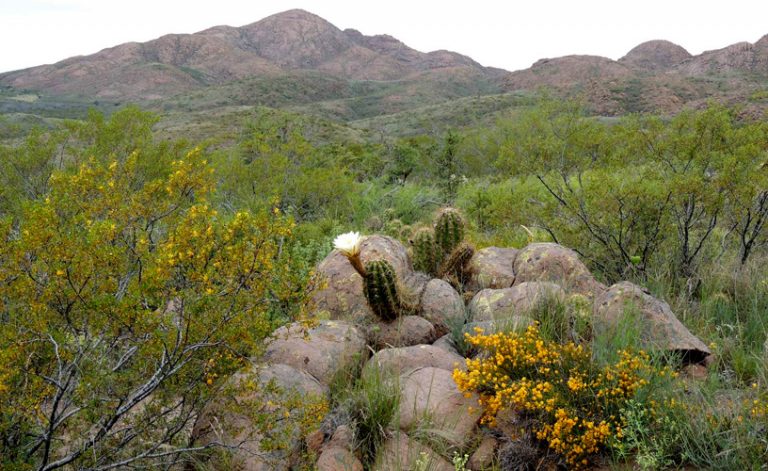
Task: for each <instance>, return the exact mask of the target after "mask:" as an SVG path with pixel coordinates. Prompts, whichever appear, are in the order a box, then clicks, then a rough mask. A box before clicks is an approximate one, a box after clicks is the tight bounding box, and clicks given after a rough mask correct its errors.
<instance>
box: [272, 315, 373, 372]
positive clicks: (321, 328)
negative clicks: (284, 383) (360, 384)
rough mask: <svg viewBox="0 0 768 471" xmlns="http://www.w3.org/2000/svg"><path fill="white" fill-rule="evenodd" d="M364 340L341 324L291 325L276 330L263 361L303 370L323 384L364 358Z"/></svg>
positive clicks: (359, 333) (363, 337)
mask: <svg viewBox="0 0 768 471" xmlns="http://www.w3.org/2000/svg"><path fill="white" fill-rule="evenodd" d="M367 354H368V350H367V347H366V338H365V336H364V335H363V333H362V332H361V331H360V329H358V328H357V327H355V326H354V325H352V324H350V323H348V322H344V321H329V320H324V321H319V323H318V324H317V325H315V326H314V327H310V328H307V327H306V326H304V325H302V324H300V323H293V324H290V325H288V326H284V327H281V328H279V329H277V330H276V331H275V332H274V333H273V334H272V339H271V341H270V343H269V344H268V345H267V349H266V352H265V355H264V359H265V360H266V361H268V362H271V363H283V364H286V365H291V366H293V367H294V368H297V369H300V370H304V371H307V372H308V373H310V374H311V375H312V376H314V377H315V378H317V380H318V381H320V382H321V383H323V384H330V383H331V382H332V381H333V379H334V378H335V377H336V375H338V374H339V373H343V372H345V371H349V370H350V369H354V365H355V363H356V362H363V361H364V360H365V358H367Z"/></svg>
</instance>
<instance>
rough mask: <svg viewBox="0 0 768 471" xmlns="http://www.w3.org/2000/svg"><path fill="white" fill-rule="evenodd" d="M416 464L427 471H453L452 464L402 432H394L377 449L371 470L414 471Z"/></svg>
mask: <svg viewBox="0 0 768 471" xmlns="http://www.w3.org/2000/svg"><path fill="white" fill-rule="evenodd" d="M417 462H419V463H424V464H426V466H427V468H426V469H427V470H429V471H454V467H453V465H452V464H450V463H449V462H448V461H446V460H445V459H444V458H442V457H441V456H440V455H438V454H437V453H435V452H434V451H433V450H432V449H431V448H429V447H428V446H426V445H422V444H421V443H419V442H417V441H416V440H413V439H412V438H410V437H409V436H408V435H406V434H405V432H402V431H401V432H396V434H395V436H394V437H392V438H389V439H388V440H387V441H385V442H384V443H383V444H382V446H381V447H380V448H379V452H378V454H377V456H376V463H375V464H374V466H373V470H374V471H406V470H414V469H417V468H416V463H417ZM419 469H421V468H419Z"/></svg>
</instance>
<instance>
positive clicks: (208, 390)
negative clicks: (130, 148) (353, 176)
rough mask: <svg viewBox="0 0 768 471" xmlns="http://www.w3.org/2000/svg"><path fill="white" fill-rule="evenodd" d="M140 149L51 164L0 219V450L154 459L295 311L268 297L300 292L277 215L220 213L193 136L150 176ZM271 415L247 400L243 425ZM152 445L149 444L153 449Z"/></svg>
mask: <svg viewBox="0 0 768 471" xmlns="http://www.w3.org/2000/svg"><path fill="white" fill-rule="evenodd" d="M149 159H154V156H146V155H143V154H141V153H140V152H132V153H130V154H128V155H126V156H122V157H121V158H120V159H111V160H106V161H104V160H99V159H91V160H90V161H88V162H87V163H84V164H82V165H79V166H78V167H77V168H76V169H73V170H72V171H60V172H55V173H53V175H52V176H51V178H50V191H49V192H48V193H47V194H46V195H45V196H43V197H41V198H40V199H37V200H32V201H29V202H27V203H26V204H25V206H24V208H23V211H22V212H21V213H20V214H19V216H18V218H16V219H14V218H3V219H0V237H1V238H2V241H3V243H2V244H0V456H2V457H3V458H2V459H5V460H7V461H8V462H11V463H23V464H25V465H29V466H33V467H35V468H40V469H43V468H46V466H50V465H51V463H55V462H61V463H64V464H62V465H61V466H64V465H65V464H66V465H69V466H74V467H87V468H94V469H95V468H101V467H103V468H107V467H109V466H110V465H111V464H112V463H115V462H121V463H125V466H132V465H137V466H139V465H140V466H142V467H150V468H153V467H166V465H167V464H168V462H170V461H172V460H178V459H180V457H181V456H185V454H189V453H192V452H194V451H195V448H194V447H192V446H190V445H189V437H188V436H186V435H185V434H186V433H187V432H186V431H187V430H189V429H190V427H191V425H192V423H193V422H194V420H195V418H196V417H197V416H198V415H199V413H200V410H202V408H203V407H204V406H205V405H206V403H208V402H209V401H210V400H212V399H213V398H215V397H216V396H217V395H219V394H220V391H221V387H223V385H225V384H226V379H227V378H228V377H229V376H231V374H232V373H233V372H235V371H237V370H239V369H241V368H242V366H243V365H245V364H247V363H248V358H249V357H251V356H255V355H256V356H257V355H258V354H259V352H260V351H261V349H262V348H263V345H264V342H263V340H264V338H265V337H266V336H267V335H268V334H269V333H271V332H272V330H273V329H274V328H275V327H276V326H277V325H278V324H279V323H281V322H285V321H286V320H288V319H287V317H288V316H289V315H293V312H288V313H287V314H286V311H279V310H277V309H275V308H274V306H276V305H278V304H285V303H288V304H296V305H299V304H300V303H298V302H296V301H297V299H298V297H299V296H301V295H302V293H304V292H305V290H304V289H303V285H302V283H301V281H302V280H298V279H296V278H293V277H292V275H290V274H288V272H290V271H291V270H292V267H291V264H292V263H293V262H291V260H290V257H289V251H288V250H287V249H284V246H285V245H286V242H287V241H288V239H289V238H290V235H291V231H292V227H293V223H292V221H291V220H290V219H288V218H286V217H284V216H283V215H282V214H281V212H280V211H279V210H269V211H262V212H260V213H250V212H237V213H235V214H219V213H218V212H217V211H216V210H215V209H214V208H213V203H212V201H211V198H210V197H211V193H212V192H213V191H214V187H215V180H214V178H213V175H212V173H211V167H210V165H209V163H208V161H207V160H206V157H205V155H204V153H203V152H202V151H201V150H199V149H195V150H192V151H190V152H188V153H187V154H186V155H183V156H181V157H180V158H177V159H174V160H172V161H169V162H168V163H167V165H165V164H164V166H163V168H162V170H164V171H158V172H157V174H158V175H157V176H153V175H150V174H147V173H146V172H145V171H143V170H142V168H143V167H145V166H146V165H148V160H149ZM304 285H305V284H304ZM325 407H327V406H323V405H322V404H317V407H315V409H312V410H310V411H309V414H308V415H307V417H310V418H311V420H312V421H315V420H316V419H317V417H318V416H319V415H321V414H322V413H323V411H324V410H325V409H324V408H325ZM286 410H292V408H290V407H289V408H287V409H286ZM291 414H292V412H291ZM302 417H303V416H302ZM302 417H299V416H298V415H297V416H296V417H293V416H291V418H292V419H296V420H297V421H298V422H301V421H302V420H303V419H302ZM270 420H272V419H271V417H270V416H268V415H264V416H259V415H258V414H256V413H255V412H254V421H253V424H254V429H258V428H259V427H260V426H265V427H266V426H268V423H269V421H270ZM307 420H310V419H307ZM154 444H156V446H157V447H162V450H163V453H162V454H161V455H160V456H157V457H156V458H157V460H154V461H153V459H154V458H148V457H147V455H154V454H155V451H156V450H152V449H150V448H148V447H150V446H155V445H154ZM275 445H276V446H277V445H278V443H276V444H275ZM0 467H2V465H0ZM46 469H47V468H46Z"/></svg>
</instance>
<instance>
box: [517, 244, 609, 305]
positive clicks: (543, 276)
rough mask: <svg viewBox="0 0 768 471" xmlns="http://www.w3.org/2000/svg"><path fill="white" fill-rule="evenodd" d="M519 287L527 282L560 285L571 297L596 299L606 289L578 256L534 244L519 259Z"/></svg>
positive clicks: (557, 247) (546, 245)
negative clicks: (583, 296) (578, 295)
mask: <svg viewBox="0 0 768 471" xmlns="http://www.w3.org/2000/svg"><path fill="white" fill-rule="evenodd" d="M514 271H515V285H518V284H520V283H524V282H526V281H550V282H552V283H557V284H558V285H560V286H561V287H562V288H563V289H564V290H565V291H567V292H568V293H579V294H583V295H585V296H588V297H590V298H591V299H592V298H594V297H595V296H596V295H599V294H600V293H602V292H603V291H605V289H606V287H605V286H604V285H603V284H602V283H599V282H598V281H597V280H595V277H594V276H592V273H590V272H589V270H588V269H587V267H586V265H584V264H583V263H582V262H581V260H579V256H578V254H577V253H576V252H574V251H573V250H571V249H568V248H565V247H563V246H562V245H558V244H553V243H549V242H547V243H537V244H530V245H528V246H526V247H525V248H523V249H521V250H520V252H518V254H517V257H516V258H515V265H514Z"/></svg>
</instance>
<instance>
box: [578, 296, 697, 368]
mask: <svg viewBox="0 0 768 471" xmlns="http://www.w3.org/2000/svg"><path fill="white" fill-rule="evenodd" d="M593 324H594V325H593V330H594V335H595V336H600V335H611V332H615V329H617V328H618V329H636V330H637V331H638V333H639V335H640V339H641V341H642V343H643V344H644V345H645V348H649V349H660V350H665V351H670V352H678V353H680V354H681V355H682V356H683V359H684V360H685V361H687V362H691V363H699V362H702V361H704V360H705V358H706V357H707V356H709V355H710V354H711V352H710V350H709V348H707V346H706V345H704V342H702V341H701V340H699V339H698V338H697V337H696V336H694V335H693V334H691V332H690V331H689V330H688V329H687V328H686V327H685V326H684V325H683V324H682V323H681V322H680V321H679V320H678V319H677V317H675V315H674V314H673V313H672V310H671V309H670V307H669V304H667V303H665V302H664V301H662V300H660V299H657V298H654V297H653V296H651V294H650V292H649V291H648V290H646V289H643V288H641V287H639V286H637V285H635V284H632V283H630V282H628V281H622V282H621V283H616V284H615V285H613V286H611V287H610V288H609V289H608V290H607V291H605V292H604V293H602V294H601V295H600V296H598V298H597V299H596V300H595V304H594V317H593Z"/></svg>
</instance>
